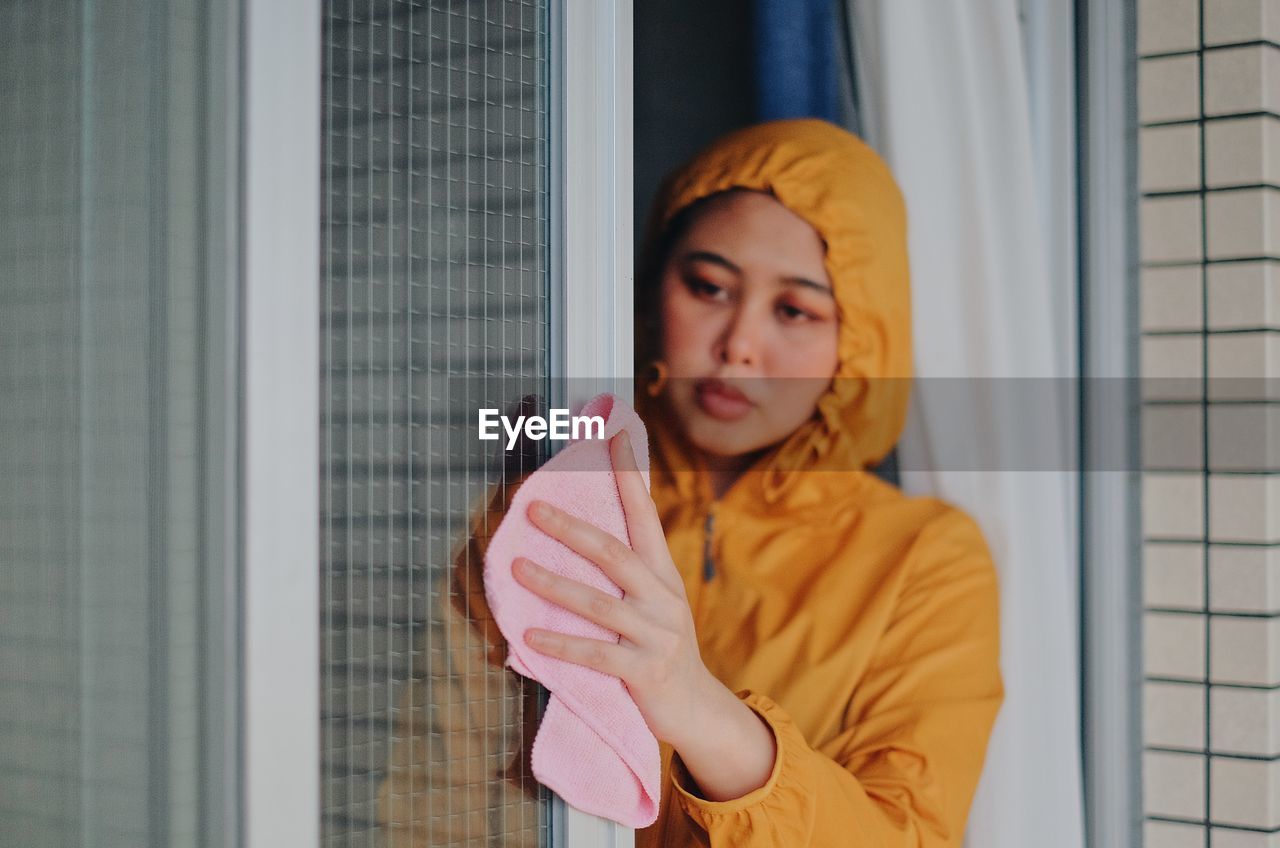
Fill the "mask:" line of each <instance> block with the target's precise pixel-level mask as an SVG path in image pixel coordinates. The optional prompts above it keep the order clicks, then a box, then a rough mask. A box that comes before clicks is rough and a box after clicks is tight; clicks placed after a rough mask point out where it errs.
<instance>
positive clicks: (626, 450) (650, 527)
mask: <svg viewBox="0 0 1280 848" xmlns="http://www.w3.org/2000/svg"><path fill="white" fill-rule="evenodd" d="M609 452H610V456H611V458H612V459H613V471H614V476H616V477H617V479H618V494H619V495H620V496H621V498H622V510H623V513H624V514H625V515H626V517H627V535H629V536H630V537H631V545H632V547H634V548H635V549H636V553H638V554H640V558H641V559H643V560H644V561H645V562H646V563H648V564H649V566H650V568H651V569H653V570H654V572H655V573H656V574H657V576H658V579H660V580H662V582H663V583H665V584H666V585H667V588H669V589H675V590H678V591H680V592H683V591H684V590H683V583H682V581H681V579H680V573H679V572H678V571H676V569H675V567H674V563H672V562H671V551H670V549H669V548H668V547H667V534H666V531H664V530H663V529H662V519H661V518H659V517H658V509H657V507H655V506H654V504H653V498H652V497H650V495H649V490H648V489H647V488H645V485H644V477H643V476H642V475H641V474H640V467H639V465H637V464H636V455H635V451H634V450H633V449H632V447H631V437H630V435H629V434H628V433H627V431H626V430H621V431H619V432H618V434H617V435H616V436H614V437H613V439H612V441H611V442H610V443H609Z"/></svg>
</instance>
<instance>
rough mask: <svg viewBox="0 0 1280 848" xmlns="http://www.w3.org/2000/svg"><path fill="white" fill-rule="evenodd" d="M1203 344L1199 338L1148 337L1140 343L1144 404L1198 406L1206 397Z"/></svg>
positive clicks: (1197, 336)
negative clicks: (1167, 402)
mask: <svg viewBox="0 0 1280 848" xmlns="http://www.w3.org/2000/svg"><path fill="white" fill-rule="evenodd" d="M1203 346H1204V340H1203V338H1202V337H1201V336H1199V335H1194V336H1193V335H1187V336H1145V337H1143V339H1142V340H1141V342H1140V351H1141V356H1142V362H1141V366H1140V368H1141V374H1142V398H1143V400H1186V401H1196V402H1199V401H1200V400H1201V399H1202V398H1203V396H1204V383H1203V380H1202V377H1203V375H1204V357H1203V355H1202V350H1203Z"/></svg>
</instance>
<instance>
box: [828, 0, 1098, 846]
mask: <svg viewBox="0 0 1280 848" xmlns="http://www.w3.org/2000/svg"><path fill="white" fill-rule="evenodd" d="M848 2H849V4H850V6H849V8H850V13H851V14H850V16H849V17H850V22H851V27H852V29H853V35H854V39H853V40H854V53H855V56H856V62H857V70H858V77H859V84H860V91H859V95H860V101H861V111H862V115H861V125H862V126H861V128H862V132H863V133H864V135H866V136H867V139H868V141H870V142H871V143H872V144H873V145H874V146H876V147H877V149H878V150H880V152H881V153H882V154H883V155H884V156H885V157H886V158H887V160H888V161H889V163H890V165H891V166H892V168H893V170H894V173H895V174H896V175H897V178H898V180H899V181H900V183H901V185H902V188H903V191H904V193H905V195H906V199H907V209H908V221H909V226H910V240H911V241H910V244H911V263H912V285H913V288H914V291H913V306H914V327H915V361H916V374H917V378H918V379H917V381H916V388H915V392H914V395H913V398H912V410H911V415H910V417H909V420H908V424H907V431H906V434H905V436H904V439H903V442H902V444H901V445H900V447H899V466H900V468H901V469H902V471H901V475H902V484H903V488H904V489H906V490H907V491H908V492H910V493H913V494H926V493H927V494H936V495H938V496H941V497H943V498H945V499H947V500H948V501H950V502H952V503H954V504H956V505H958V506H960V507H962V508H963V509H965V510H966V511H967V512H968V513H969V514H970V515H972V516H973V517H974V518H975V519H976V520H977V521H978V522H979V523H980V524H981V525H982V527H983V529H984V531H985V533H986V536H987V540H988V542H989V543H990V545H991V548H992V552H993V554H994V556H995V559H996V563H997V566H998V568H999V577H1000V590H1001V601H1002V612H1001V616H1002V618H1001V626H1002V658H1001V663H1002V671H1003V675H1004V681H1005V689H1006V699H1005V703H1004V706H1003V708H1002V710H1001V712H1000V715H999V717H998V719H997V723H996V727H995V731H994V733H993V736H992V739H991V744H990V747H989V750H988V755H987V762H986V767H985V771H984V773H983V776H982V780H981V782H980V784H979V787H978V793H977V797H976V798H975V800H974V805H973V808H972V812H971V815H970V820H969V830H968V838H967V844H968V845H969V846H972V848H1027V846H1037V848H1081V846H1083V844H1084V821H1083V801H1082V790H1081V763H1080V751H1081V748H1080V734H1079V722H1080V707H1079V704H1080V699H1079V689H1080V671H1079V656H1078V654H1079V652H1078V648H1077V645H1078V638H1077V637H1078V627H1079V621H1078V606H1077V590H1076V586H1077V579H1078V563H1077V548H1078V533H1077V528H1078V519H1077V510H1076V502H1075V491H1076V488H1075V479H1074V475H1073V474H1072V473H1071V471H1070V468H1071V467H1073V466H1072V464H1071V462H1072V460H1071V457H1072V455H1073V448H1072V447H1071V439H1072V435H1073V433H1074V425H1073V423H1072V420H1073V419H1072V415H1073V408H1072V405H1071V404H1070V403H1069V402H1068V403H1056V404H1055V403H1054V402H1053V401H1054V400H1056V399H1061V398H1063V397H1065V395H1066V393H1065V392H1054V391H1049V389H1051V388H1063V387H1065V386H1066V385H1067V384H1065V383H1063V382H1061V380H1060V378H1064V377H1073V376H1074V375H1075V373H1076V371H1075V365H1074V361H1073V360H1074V355H1073V353H1072V351H1073V350H1074V345H1073V343H1072V338H1073V334H1074V327H1075V314H1074V309H1075V297H1074V288H1073V282H1072V280H1073V276H1074V275H1073V271H1072V269H1071V267H1070V259H1069V257H1070V256H1071V255H1072V247H1071V245H1070V244H1069V243H1067V242H1069V241H1070V239H1071V238H1072V236H1071V234H1070V230H1069V224H1068V225H1067V229H1065V230H1064V227H1063V224H1064V221H1069V220H1070V217H1071V215H1070V212H1069V210H1070V203H1071V198H1070V184H1071V181H1070V164H1069V162H1067V161H1066V160H1065V159H1064V157H1065V156H1069V150H1070V144H1069V139H1070V132H1071V130H1070V126H1069V117H1068V119H1067V121H1066V123H1067V124H1068V125H1067V126H1066V127H1061V126H1059V127H1058V129H1059V130H1060V131H1061V132H1060V133H1059V132H1055V131H1054V129H1053V127H1054V125H1055V121H1056V120H1058V118H1060V117H1061V115H1062V114H1066V115H1067V116H1069V114H1070V105H1069V103H1070V84H1069V82H1068V83H1067V84H1066V86H1065V90H1064V87H1063V86H1062V85H1054V84H1052V80H1051V81H1049V82H1048V83H1046V80H1045V77H1044V73H1043V72H1042V71H1043V67H1044V66H1043V65H1041V66H1039V68H1037V67H1035V66H1033V68H1032V71H1033V72H1032V73H1030V74H1029V72H1028V64H1027V60H1026V56H1027V54H1026V52H1025V51H1024V38H1027V41H1029V42H1030V43H1033V44H1036V43H1037V40H1038V39H1043V37H1044V35H1045V33H1044V31H1043V30H1040V31H1038V32H1037V31H1036V30H1034V29H1032V30H1028V31H1026V32H1025V33H1024V29H1023V25H1022V23H1020V16H1021V12H1022V10H1021V9H1020V8H1019V4H1018V2H1017V0H965V2H963V3H959V2H939V0H848ZM1057 5H1058V6H1065V5H1066V4H1057ZM1028 21H1029V22H1031V23H1032V24H1035V23H1036V21H1043V17H1041V18H1035V17H1034V16H1029V17H1028ZM1067 31H1068V32H1069V29H1068V30H1067ZM1065 53H1066V54H1067V58H1068V61H1067V63H1066V66H1067V67H1068V68H1069V53H1070V51H1069V48H1068V49H1066V50H1065ZM1036 58H1037V61H1040V60H1041V58H1042V57H1039V56H1037V57H1036ZM1033 98H1034V100H1033ZM1033 107H1034V111H1033ZM1050 107H1052V108H1050ZM1059 107H1060V108H1059ZM1055 109H1056V110H1058V111H1054V110H1055ZM1046 110H1048V111H1046ZM1059 123H1061V122H1059ZM1062 133H1065V134H1066V135H1065V137H1063V135H1062ZM1064 151H1065V152H1064ZM1064 164H1065V167H1064ZM1064 210H1067V211H1065V212H1064ZM952 378H960V380H963V382H953V383H950V384H949V388H948V389H947V390H940V386H941V385H942V382H941V381H943V380H948V379H952ZM1005 378H1023V379H1021V380H1019V381H1017V382H1011V381H1009V380H1007V379H1005ZM1002 380H1003V381H1004V382H1001V381H1002ZM1055 380H1057V381H1058V382H1054V381H1055ZM1014 386H1017V387H1018V388H1013V387H1014ZM957 388H960V389H961V394H964V395H966V396H968V397H970V398H981V400H970V401H969V402H965V403H957V402H956V397H957V392H956V389H957ZM1032 393H1034V396H1035V397H1036V398H1041V399H1043V400H1045V403H1043V404H1040V405H1038V406H1037V408H1036V409H1035V410H1030V409H1029V408H1028V407H1029V403H1028V399H1029V398H1030V397H1032ZM1032 411H1034V412H1035V413H1036V415H1035V422H1034V425H1033V426H1029V424H1028V421H1027V416H1028V413H1029V412H1032ZM956 433H961V434H964V436H963V441H965V442H966V443H968V444H970V445H972V448H973V454H972V455H973V456H974V457H975V458H976V460H975V461H976V462H977V465H976V469H977V470H973V469H974V468H975V466H970V468H969V469H961V468H959V467H957V464H956V462H955V460H956V459H957V457H956V456H955V454H954V452H951V453H948V451H949V450H953V446H954V445H955V443H956V441H957V440H956V436H955V434H956ZM1029 438H1030V439H1031V440H1032V441H1031V442H1030V443H1029V442H1028V439H1029ZM944 446H951V447H947V448H946V449H944ZM1055 452H1056V453H1055ZM1029 456H1034V457H1035V458H1036V459H1037V460H1038V461H1040V462H1043V463H1045V465H1043V466H1041V470H1028V468H1029V466H1028V465H1027V460H1028V457H1029ZM1044 468H1048V469H1050V470H1043V469H1044Z"/></svg>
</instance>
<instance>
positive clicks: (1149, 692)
mask: <svg viewBox="0 0 1280 848" xmlns="http://www.w3.org/2000/svg"><path fill="white" fill-rule="evenodd" d="M1204 725H1205V687H1204V685H1202V684H1199V683H1146V684H1143V708H1142V733H1143V742H1144V744H1146V745H1151V746H1154V747H1159V748H1203V747H1204Z"/></svg>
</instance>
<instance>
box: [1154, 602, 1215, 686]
mask: <svg viewBox="0 0 1280 848" xmlns="http://www.w3.org/2000/svg"><path fill="white" fill-rule="evenodd" d="M1204 619H1205V617H1204V616H1203V615H1197V614H1195V613H1174V612H1147V613H1143V621H1144V627H1143V644H1142V649H1143V655H1144V658H1145V663H1144V664H1145V667H1146V674H1147V676H1148V677H1173V678H1178V679H1185V680H1203V679H1204V675H1205V664H1204V647H1205V646H1204V627H1205V624H1204Z"/></svg>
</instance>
